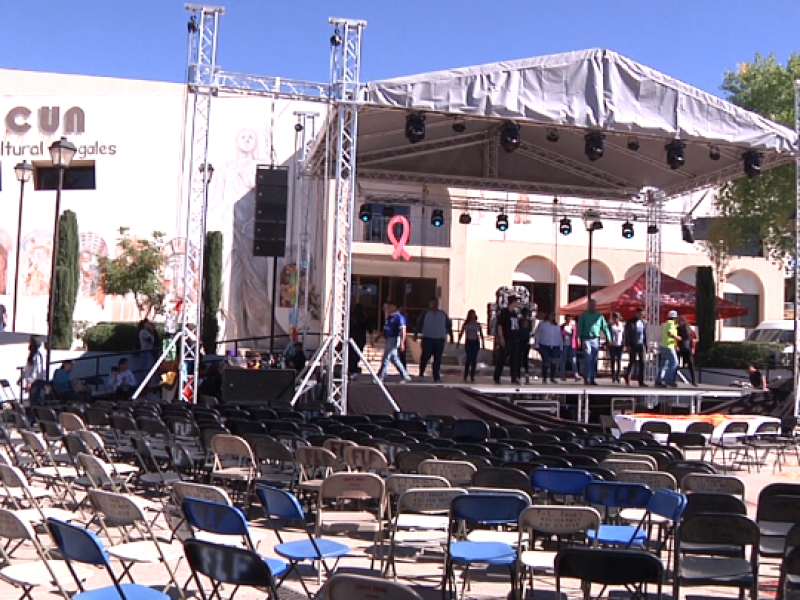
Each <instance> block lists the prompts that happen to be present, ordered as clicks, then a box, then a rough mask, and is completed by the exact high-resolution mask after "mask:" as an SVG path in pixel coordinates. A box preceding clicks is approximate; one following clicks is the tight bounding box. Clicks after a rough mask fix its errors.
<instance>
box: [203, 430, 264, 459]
mask: <svg viewBox="0 0 800 600" xmlns="http://www.w3.org/2000/svg"><path fill="white" fill-rule="evenodd" d="M211 451H212V452H213V453H214V459H215V461H216V462H217V465H220V464H221V463H220V462H219V461H220V457H223V456H227V457H231V458H235V459H237V460H243V461H248V464H250V465H254V464H255V462H256V459H255V457H254V456H253V450H252V449H251V448H250V445H249V444H248V443H247V440H245V439H244V438H242V437H239V436H238V435H230V434H226V433H219V434H217V435H215V436H214V437H213V438H211Z"/></svg>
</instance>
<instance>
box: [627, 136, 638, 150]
mask: <svg viewBox="0 0 800 600" xmlns="http://www.w3.org/2000/svg"><path fill="white" fill-rule="evenodd" d="M628 150H630V151H631V152H638V151H639V138H637V137H629V138H628Z"/></svg>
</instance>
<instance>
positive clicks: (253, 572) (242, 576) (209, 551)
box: [183, 539, 278, 598]
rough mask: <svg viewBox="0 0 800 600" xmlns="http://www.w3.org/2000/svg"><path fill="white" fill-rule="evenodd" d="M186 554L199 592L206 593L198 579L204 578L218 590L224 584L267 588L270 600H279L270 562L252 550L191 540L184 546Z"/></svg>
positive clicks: (203, 595) (203, 594)
mask: <svg viewBox="0 0 800 600" xmlns="http://www.w3.org/2000/svg"><path fill="white" fill-rule="evenodd" d="M183 551H184V554H185V555H186V560H187V562H188V563H189V568H190V569H191V570H192V575H193V576H194V578H195V583H196V584H197V586H198V588H199V589H200V590H202V589H203V585H202V583H201V582H200V580H199V577H198V575H204V576H205V577H208V578H209V579H211V580H212V582H214V584H215V586H216V585H217V584H221V583H225V584H229V585H235V586H246V587H256V588H262V589H263V588H266V589H268V590H269V591H270V594H269V597H270V598H278V592H277V589H276V587H275V579H274V577H273V576H272V571H270V568H269V566H268V565H267V561H265V560H264V557H262V556H261V555H260V554H258V553H257V552H255V551H254V550H252V549H247V548H237V547H235V546H228V545H225V544H214V543H212V542H206V541H202V540H197V539H189V540H186V541H185V542H184V543H183ZM215 589H216V587H215ZM201 595H202V597H203V598H205V597H206V596H205V593H203V592H201Z"/></svg>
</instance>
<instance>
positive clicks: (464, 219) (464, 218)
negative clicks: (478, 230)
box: [458, 212, 472, 225]
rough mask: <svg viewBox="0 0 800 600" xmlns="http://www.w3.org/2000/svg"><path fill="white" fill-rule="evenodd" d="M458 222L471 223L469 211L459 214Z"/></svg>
mask: <svg viewBox="0 0 800 600" xmlns="http://www.w3.org/2000/svg"><path fill="white" fill-rule="evenodd" d="M458 222H459V223H461V224H462V225H469V224H470V223H472V217H471V216H470V214H469V213H466V212H465V213H461V216H460V217H458Z"/></svg>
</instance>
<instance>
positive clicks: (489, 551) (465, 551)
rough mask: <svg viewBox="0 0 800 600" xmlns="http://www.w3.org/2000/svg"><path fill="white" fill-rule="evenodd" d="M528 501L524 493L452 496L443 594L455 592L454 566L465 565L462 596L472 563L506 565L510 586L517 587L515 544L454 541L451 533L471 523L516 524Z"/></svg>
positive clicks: (487, 524)
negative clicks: (509, 575)
mask: <svg viewBox="0 0 800 600" xmlns="http://www.w3.org/2000/svg"><path fill="white" fill-rule="evenodd" d="M529 504H530V500H529V499H528V497H527V496H526V495H525V494H512V493H504V494H491V493H478V494H466V495H463V496H458V497H456V498H453V501H452V502H451V503H450V527H449V533H448V536H447V553H446V556H445V568H444V577H445V581H444V585H443V586H442V593H443V595H444V597H448V595H454V594H455V592H456V577H455V566H456V565H460V566H462V567H464V584H463V586H462V588H461V594H462V596H463V594H464V590H465V589H466V587H467V582H468V580H469V568H470V566H472V565H474V564H488V565H490V566H495V565H505V566H508V567H509V571H510V573H511V589H512V591H513V590H516V589H517V583H516V562H517V550H516V548H514V547H512V546H510V545H508V544H505V543H503V542H478V541H476V542H471V541H469V540H462V541H453V536H454V533H455V532H457V531H463V530H464V529H465V528H469V527H470V526H472V527H475V526H478V527H481V526H483V527H485V526H490V527H499V526H503V525H510V524H514V525H516V524H517V523H518V522H519V516H520V514H521V513H522V511H523V510H525V509H526V508H527V507H528V506H529Z"/></svg>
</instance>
